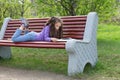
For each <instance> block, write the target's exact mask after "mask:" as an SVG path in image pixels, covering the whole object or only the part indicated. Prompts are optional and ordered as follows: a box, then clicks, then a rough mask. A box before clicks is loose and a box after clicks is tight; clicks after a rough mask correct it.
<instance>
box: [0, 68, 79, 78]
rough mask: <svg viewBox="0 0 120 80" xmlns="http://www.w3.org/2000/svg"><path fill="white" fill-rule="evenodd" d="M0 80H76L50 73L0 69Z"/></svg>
mask: <svg viewBox="0 0 120 80" xmlns="http://www.w3.org/2000/svg"><path fill="white" fill-rule="evenodd" d="M0 80H78V79H72V78H71V77H68V76H64V75H58V74H55V73H50V72H42V71H36V70H21V69H13V68H7V67H0Z"/></svg>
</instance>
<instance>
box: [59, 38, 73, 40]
mask: <svg viewBox="0 0 120 80" xmlns="http://www.w3.org/2000/svg"><path fill="white" fill-rule="evenodd" d="M70 39H72V38H62V39H58V40H57V41H68V40H70Z"/></svg>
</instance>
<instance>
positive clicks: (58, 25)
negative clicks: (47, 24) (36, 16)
mask: <svg viewBox="0 0 120 80" xmlns="http://www.w3.org/2000/svg"><path fill="white" fill-rule="evenodd" d="M60 26H61V23H60V22H56V23H55V29H56V30H58V29H59V28H60Z"/></svg>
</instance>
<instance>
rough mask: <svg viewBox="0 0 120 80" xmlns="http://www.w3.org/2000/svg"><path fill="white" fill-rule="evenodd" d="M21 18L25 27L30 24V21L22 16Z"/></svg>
mask: <svg viewBox="0 0 120 80" xmlns="http://www.w3.org/2000/svg"><path fill="white" fill-rule="evenodd" d="M20 20H21V22H22V25H23V26H24V27H25V28H28V26H29V23H28V21H27V20H26V19H25V18H21V19H20Z"/></svg>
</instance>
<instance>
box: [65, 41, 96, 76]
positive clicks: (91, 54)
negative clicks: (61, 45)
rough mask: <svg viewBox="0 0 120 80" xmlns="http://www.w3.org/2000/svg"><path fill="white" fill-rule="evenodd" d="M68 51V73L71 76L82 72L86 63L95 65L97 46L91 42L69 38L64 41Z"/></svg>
mask: <svg viewBox="0 0 120 80" xmlns="http://www.w3.org/2000/svg"><path fill="white" fill-rule="evenodd" d="M93 42H94V41H93ZM66 51H67V53H68V56H69V57H68V75H69V76H72V75H75V74H78V73H82V72H83V71H84V68H85V66H86V64H91V66H92V67H94V66H95V64H96V62H97V47H96V45H94V44H92V43H89V44H88V43H83V42H77V41H76V40H69V41H67V43H66Z"/></svg>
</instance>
